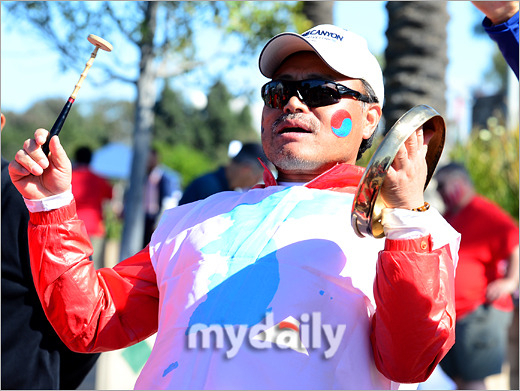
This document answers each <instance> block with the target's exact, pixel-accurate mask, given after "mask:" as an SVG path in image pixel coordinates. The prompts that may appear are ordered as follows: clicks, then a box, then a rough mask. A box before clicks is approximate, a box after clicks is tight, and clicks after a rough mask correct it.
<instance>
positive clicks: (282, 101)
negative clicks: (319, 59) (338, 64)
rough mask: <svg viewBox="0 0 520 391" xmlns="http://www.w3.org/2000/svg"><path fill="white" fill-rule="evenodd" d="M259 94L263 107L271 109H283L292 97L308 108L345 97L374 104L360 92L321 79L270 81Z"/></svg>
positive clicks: (332, 102) (335, 101)
mask: <svg viewBox="0 0 520 391" xmlns="http://www.w3.org/2000/svg"><path fill="white" fill-rule="evenodd" d="M261 94H262V99H263V100H264V103H265V105H266V106H267V107H270V108H273V109H283V107H284V106H285V105H286V104H287V102H289V99H291V97H293V96H296V97H298V99H300V100H301V101H302V102H303V103H305V104H306V105H307V106H308V107H320V106H329V105H333V104H335V103H338V102H339V101H340V100H341V98H342V97H343V96H346V95H348V96H352V97H354V98H355V99H357V100H359V101H361V102H367V103H369V102H374V99H371V98H370V97H369V96H367V95H363V94H362V93H361V92H358V91H355V90H353V89H350V88H348V87H345V86H344V85H342V84H339V83H336V82H334V81H329V80H321V79H308V80H298V81H289V80H272V81H270V82H268V83H266V84H264V85H263V86H262V90H261ZM375 102H377V100H375Z"/></svg>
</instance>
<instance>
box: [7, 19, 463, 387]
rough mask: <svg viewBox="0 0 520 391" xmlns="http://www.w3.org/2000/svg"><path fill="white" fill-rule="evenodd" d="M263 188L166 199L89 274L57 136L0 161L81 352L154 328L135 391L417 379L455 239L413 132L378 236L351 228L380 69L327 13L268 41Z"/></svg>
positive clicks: (438, 331)
mask: <svg viewBox="0 0 520 391" xmlns="http://www.w3.org/2000/svg"><path fill="white" fill-rule="evenodd" d="M259 65H260V71H261V72H262V73H263V74H264V75H265V76H267V77H268V78H270V79H271V81H269V82H268V83H267V84H265V85H264V86H263V87H262V89H261V93H262V98H263V100H264V102H265V106H264V109H263V116H262V144H263V148H264V151H265V153H266V156H267V158H268V159H269V160H270V161H271V162H272V163H273V164H274V165H275V167H276V168H277V170H278V178H277V179H275V178H274V177H273V176H272V175H271V174H270V172H269V171H268V170H266V172H265V173H264V183H265V185H264V186H259V187H257V188H256V189H253V190H250V191H248V192H245V193H234V192H222V193H218V194H215V195H213V196H211V197H209V198H207V199H205V200H201V201H197V202H194V203H190V204H186V205H183V206H180V207H177V208H173V209H170V210H169V211H166V212H165V214H164V216H163V218H162V220H161V222H160V223H159V226H158V228H157V230H156V231H155V233H154V235H153V236H152V240H151V242H150V244H149V246H147V247H146V248H145V249H144V250H142V251H141V252H139V253H138V254H136V255H134V256H133V257H130V258H129V259H126V260H124V261H122V262H121V263H119V264H118V265H117V266H115V267H114V268H113V269H100V270H97V271H95V270H94V268H93V267H92V265H91V264H90V263H89V262H88V261H87V258H88V256H89V255H90V253H91V246H90V244H89V243H88V238H87V237H86V236H85V235H84V233H82V230H81V221H79V220H78V219H77V217H76V216H75V204H74V200H73V199H72V197H71V196H70V189H69V187H70V172H69V171H70V162H69V160H68V158H67V156H66V154H65V151H64V150H63V148H62V147H61V146H60V144H59V141H58V139H57V138H53V139H52V141H51V143H50V150H51V154H50V157H49V162H48V161H47V159H46V158H45V157H44V155H43V153H42V152H41V150H40V146H41V145H42V144H43V143H44V141H45V137H46V136H47V132H46V131H44V130H41V129H40V130H37V131H36V133H35V139H34V140H31V141H30V142H29V143H26V144H25V148H24V150H21V151H20V152H19V153H18V154H17V157H16V161H15V162H13V163H11V167H10V174H11V176H12V178H13V182H14V183H15V185H16V186H17V188H18V189H19V191H20V192H21V193H22V194H23V196H24V197H25V199H26V204H27V205H28V207H29V209H30V211H31V222H32V225H31V227H30V242H31V255H32V269H33V274H34V280H35V284H36V287H37V290H38V291H39V295H40V299H41V301H42V304H43V306H44V308H45V311H46V314H47V316H48V318H49V319H50V321H51V322H52V323H53V325H54V327H55V328H56V329H57V331H58V332H59V333H60V335H61V337H62V338H63V339H64V340H65V341H66V342H67V343H68V345H69V346H70V347H71V348H73V349H76V350H79V351H87V352H98V351H107V350H113V349H119V348H122V347H126V346H129V345H132V344H134V343H136V342H138V341H141V340H143V339H144V338H146V337H148V336H149V335H151V334H153V333H155V332H157V337H156V342H155V345H154V347H153V350H152V353H151V355H150V358H149V359H148V361H147V363H146V365H145V367H144V368H143V370H142V372H141V374H140V376H139V379H138V381H137V384H136V388H138V389H398V388H399V387H400V383H416V382H421V381H424V380H425V379H426V378H427V377H428V376H429V375H430V374H431V372H432V371H433V369H434V368H435V366H436V365H437V363H438V362H439V361H440V360H441V359H442V357H443V356H444V355H445V354H446V352H447V351H448V350H449V348H450V347H451V345H452V344H453V341H454V324H455V319H454V316H455V313H454V306H453V274H454V267H455V264H456V261H457V251H458V242H459V235H458V234H457V233H456V232H455V231H454V230H453V229H452V228H451V227H450V226H449V225H448V224H447V223H446V222H445V221H444V219H443V218H442V217H441V216H440V214H439V213H438V212H437V211H435V210H434V209H433V208H430V209H429V210H425V209H427V208H423V207H422V206H423V205H424V198H423V187H424V183H425V180H426V171H427V165H426V161H425V154H426V150H427V141H428V136H425V135H424V134H423V131H422V129H418V130H417V131H416V132H415V133H414V134H413V135H412V136H411V137H410V138H409V139H408V140H407V141H406V142H405V144H404V145H403V147H402V148H401V149H400V151H399V152H398V153H397V155H396V158H395V160H394V163H393V164H392V167H391V168H390V170H389V172H388V174H387V178H386V179H385V183H384V186H383V188H382V195H383V197H384V200H385V203H386V205H387V209H385V211H384V219H383V225H384V228H385V234H386V239H385V240H378V239H373V238H371V239H370V238H364V239H361V238H359V237H358V236H357V235H356V234H355V233H354V232H353V229H352V228H351V226H350V224H349V220H350V218H349V217H350V210H351V208H352V202H353V195H354V192H355V190H356V187H357V185H358V183H359V180H360V178H361V175H362V173H363V168H361V167H357V166H355V162H356V160H357V158H358V157H359V156H360V155H361V154H362V152H363V150H364V149H366V147H367V145H368V144H369V143H370V140H371V138H372V137H373V133H374V131H375V129H376V127H377V124H378V122H379V119H380V117H381V106H382V103H383V99H384V88H383V79H382V73H381V69H380V67H379V65H378V63H377V61H376V59H375V58H374V56H373V55H372V54H371V53H370V52H369V50H368V48H367V45H366V42H365V40H364V39H363V38H361V37H359V36H357V35H356V34H353V33H351V32H348V31H346V30H343V29H340V28H338V27H335V26H332V25H320V26H316V27H314V28H312V29H311V30H309V31H307V32H305V33H304V34H302V35H298V34H294V33H283V34H280V35H278V36H276V37H274V38H273V39H272V40H271V41H269V42H268V43H267V45H266V46H265V47H264V50H263V51H262V53H261V55H260V63H259Z"/></svg>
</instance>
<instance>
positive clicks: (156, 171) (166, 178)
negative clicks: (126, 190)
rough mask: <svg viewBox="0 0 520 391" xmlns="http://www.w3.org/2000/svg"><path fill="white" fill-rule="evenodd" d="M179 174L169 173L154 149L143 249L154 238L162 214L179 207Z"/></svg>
mask: <svg viewBox="0 0 520 391" xmlns="http://www.w3.org/2000/svg"><path fill="white" fill-rule="evenodd" d="M180 188H181V185H180V177H179V174H177V173H176V172H174V171H173V170H170V171H167V170H166V168H165V167H164V166H162V165H160V164H159V153H158V151H157V149H155V148H152V149H151V150H150V154H149V155H148V165H147V178H146V187H145V190H144V212H145V223H144V238H143V247H144V246H146V245H147V244H148V243H149V242H150V239H151V237H152V233H153V231H154V230H155V228H156V226H157V223H158V222H159V218H160V216H161V214H162V212H163V211H164V210H166V209H169V208H173V207H175V206H177V205H178V202H179V198H180V196H181V194H182V193H181V190H180Z"/></svg>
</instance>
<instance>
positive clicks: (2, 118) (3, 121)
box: [0, 114, 5, 129]
mask: <svg viewBox="0 0 520 391" xmlns="http://www.w3.org/2000/svg"><path fill="white" fill-rule="evenodd" d="M0 119H1V125H2V128H1V129H4V125H5V116H4V115H3V114H0Z"/></svg>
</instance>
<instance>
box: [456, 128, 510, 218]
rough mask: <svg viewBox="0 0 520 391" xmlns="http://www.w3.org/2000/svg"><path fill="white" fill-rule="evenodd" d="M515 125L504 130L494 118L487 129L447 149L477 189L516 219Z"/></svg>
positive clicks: (474, 133)
mask: <svg viewBox="0 0 520 391" xmlns="http://www.w3.org/2000/svg"><path fill="white" fill-rule="evenodd" d="M518 142H519V139H518V128H517V129H516V130H514V131H506V130H505V129H504V127H503V126H501V125H499V123H498V121H497V120H496V119H495V118H490V119H489V120H488V129H482V130H480V131H478V132H473V134H472V135H471V136H470V138H469V140H468V141H467V142H466V143H465V144H461V143H459V144H458V145H456V146H455V147H454V148H453V149H452V150H451V152H450V157H451V159H452V160H454V161H457V162H460V163H463V164H464V165H465V166H466V167H467V169H468V171H469V173H470V175H471V178H472V180H473V182H474V184H475V189H476V190H477V192H478V193H480V194H482V195H484V196H485V197H487V198H489V199H491V200H493V201H495V202H496V203H497V204H499V205H500V206H501V207H502V208H504V209H505V210H506V211H507V212H508V213H510V214H511V216H513V217H514V218H515V219H516V220H518V199H519V191H518V190H519V180H518V178H519V171H518V161H519V160H518V159H519V155H518Z"/></svg>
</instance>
